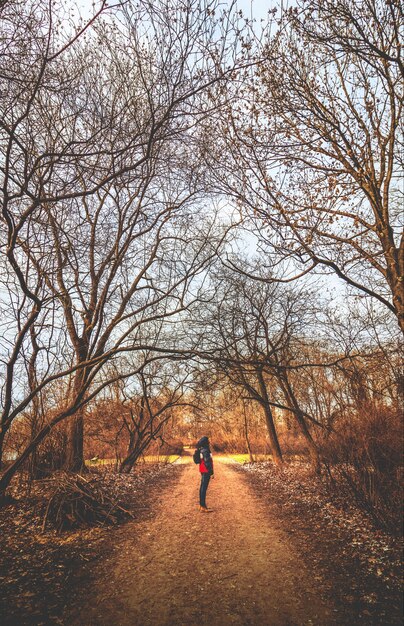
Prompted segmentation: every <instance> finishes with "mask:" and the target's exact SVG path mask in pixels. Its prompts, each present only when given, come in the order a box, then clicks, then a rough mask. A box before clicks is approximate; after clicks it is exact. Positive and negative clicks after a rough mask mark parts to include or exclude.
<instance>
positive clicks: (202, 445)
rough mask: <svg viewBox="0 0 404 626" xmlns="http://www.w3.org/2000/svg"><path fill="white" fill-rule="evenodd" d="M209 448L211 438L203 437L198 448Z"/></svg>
mask: <svg viewBox="0 0 404 626" xmlns="http://www.w3.org/2000/svg"><path fill="white" fill-rule="evenodd" d="M208 447H209V438H208V437H201V438H200V439H199V441H198V448H208Z"/></svg>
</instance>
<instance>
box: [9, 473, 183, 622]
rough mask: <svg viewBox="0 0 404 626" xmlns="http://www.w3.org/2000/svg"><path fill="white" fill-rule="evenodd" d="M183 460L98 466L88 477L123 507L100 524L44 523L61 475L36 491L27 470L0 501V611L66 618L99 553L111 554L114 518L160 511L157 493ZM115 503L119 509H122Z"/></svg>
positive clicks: (19, 618)
mask: <svg viewBox="0 0 404 626" xmlns="http://www.w3.org/2000/svg"><path fill="white" fill-rule="evenodd" d="M181 469H182V468H181V466H173V465H167V464H166V465H164V464H160V465H157V464H156V465H140V466H139V467H137V468H136V470H135V471H134V472H133V473H131V474H129V475H125V474H117V473H115V472H113V471H111V470H110V469H108V468H100V469H98V468H97V469H92V470H91V472H90V473H89V474H86V475H85V477H84V479H85V481H89V483H90V484H93V485H94V486H95V487H96V488H97V489H102V491H103V493H104V494H105V497H106V498H107V501H108V502H110V503H111V506H112V503H113V504H115V505H118V507H120V508H119V509H118V511H119V512H120V515H119V516H117V515H114V516H112V517H111V519H106V520H105V522H104V523H103V522H102V521H100V522H99V524H98V525H97V526H95V527H87V528H86V527H85V526H84V527H81V528H79V529H76V530H73V531H68V532H61V533H58V532H57V531H56V529H55V528H52V525H51V523H49V521H48V522H47V523H46V524H44V521H45V516H46V512H47V507H48V502H49V499H50V498H51V496H52V495H53V494H54V493H55V490H56V489H57V488H58V485H60V478H61V477H58V476H57V475H56V476H55V477H53V478H52V479H49V480H40V481H34V482H33V483H32V486H31V490H30V493H29V495H27V485H25V484H24V480H23V477H21V478H20V481H17V482H16V484H15V486H14V489H13V493H12V495H13V498H14V501H13V502H12V503H11V504H8V505H7V506H4V507H3V508H2V509H0V616H1V624H2V626H11V625H13V626H14V625H17V624H18V626H24V625H28V624H29V625H33V624H35V626H41V625H45V624H63V623H64V622H63V621H62V620H61V619H60V616H61V615H63V614H65V613H66V609H68V608H69V605H72V604H73V603H76V602H80V598H79V597H78V592H79V593H82V594H83V595H85V594H86V593H88V591H89V590H90V589H91V576H92V575H94V576H96V575H97V567H98V563H99V562H100V560H102V561H103V562H105V561H106V559H107V558H108V553H109V551H111V550H112V545H113V543H114V541H113V538H112V536H111V535H113V534H114V532H116V528H117V527H116V526H115V525H114V524H113V522H114V521H115V522H116V521H117V519H119V521H122V520H123V519H124V518H125V517H127V518H128V519H133V518H134V519H139V520H140V519H147V518H148V517H152V516H153V515H154V509H155V506H154V504H155V503H154V500H155V498H156V497H157V496H158V494H159V493H160V491H161V490H162V489H163V488H164V486H165V483H167V482H168V481H172V480H173V477H174V476H173V475H177V474H178V473H179V472H180V471H181ZM115 510H116V509H115Z"/></svg>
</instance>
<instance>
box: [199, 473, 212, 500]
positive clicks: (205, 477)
mask: <svg viewBox="0 0 404 626" xmlns="http://www.w3.org/2000/svg"><path fill="white" fill-rule="evenodd" d="M209 481H210V474H209V473H208V472H206V473H201V488H200V489H199V504H200V505H201V506H203V507H205V508H206V492H207V490H208V485H209Z"/></svg>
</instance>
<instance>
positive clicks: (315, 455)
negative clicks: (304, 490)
mask: <svg viewBox="0 0 404 626" xmlns="http://www.w3.org/2000/svg"><path fill="white" fill-rule="evenodd" d="M280 382H281V387H282V389H283V392H284V394H285V396H286V400H287V402H288V404H289V405H290V406H291V407H293V408H294V409H295V410H294V411H293V414H294V417H295V419H296V421H297V423H298V426H299V428H300V432H301V433H302V435H303V437H304V439H305V441H306V445H307V449H308V451H309V455H310V460H311V464H312V467H313V469H314V471H315V472H316V474H320V472H321V462H320V454H319V451H318V448H317V445H316V443H315V441H314V439H313V437H312V435H311V432H310V430H309V428H308V426H307V423H306V420H305V418H304V414H303V411H302V410H301V408H300V405H299V403H298V401H297V398H296V396H295V394H294V393H293V390H292V387H291V385H290V383H289V381H288V380H281V381H280Z"/></svg>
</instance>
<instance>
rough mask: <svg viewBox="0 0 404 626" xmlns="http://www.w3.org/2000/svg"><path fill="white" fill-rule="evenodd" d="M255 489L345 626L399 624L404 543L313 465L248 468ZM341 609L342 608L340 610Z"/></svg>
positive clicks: (257, 465)
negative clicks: (334, 487)
mask: <svg viewBox="0 0 404 626" xmlns="http://www.w3.org/2000/svg"><path fill="white" fill-rule="evenodd" d="M240 471H244V472H245V473H246V474H247V475H248V477H249V478H250V480H251V481H252V482H253V484H254V488H255V490H256V491H258V492H259V493H260V494H261V495H262V496H263V497H264V498H265V499H266V500H267V501H268V503H269V505H270V507H271V509H272V512H273V513H274V515H275V518H276V519H277V520H278V522H279V524H280V525H281V526H282V528H283V530H284V531H285V532H287V533H288V534H289V535H290V538H291V542H292V543H293V544H294V546H295V547H296V549H297V550H298V551H299V552H300V553H302V554H303V556H304V557H305V560H306V563H308V565H309V567H310V569H311V570H312V571H313V584H316V585H319V586H322V588H323V591H324V593H325V594H326V595H328V596H329V597H330V598H331V599H332V600H333V601H334V602H335V603H336V605H338V606H339V607H340V608H341V607H342V608H343V610H344V611H345V615H346V619H347V621H346V623H347V624H348V623H352V619H353V617H354V618H355V622H354V623H357V624H366V626H370V625H371V624H383V625H384V626H386V625H387V624H401V623H402V622H401V620H402V608H401V554H402V542H401V540H400V539H398V538H396V537H393V536H391V535H389V534H387V533H385V532H383V531H382V530H380V529H378V528H376V527H375V526H374V524H373V522H372V520H371V519H370V518H369V517H368V516H367V515H366V514H365V513H364V512H363V511H361V510H360V509H359V508H358V507H357V506H356V505H355V502H353V501H352V499H350V498H349V497H348V496H347V494H345V493H342V492H341V493H339V494H338V492H337V493H336V492H335V491H334V492H333V493H331V492H330V490H329V487H328V485H327V482H326V481H325V480H324V478H321V477H318V476H316V475H314V474H313V472H312V470H311V468H310V466H309V465H307V464H305V463H301V462H291V463H290V464H288V465H285V467H284V468H282V469H278V468H276V467H275V466H274V465H273V464H272V463H268V462H262V463H253V464H250V463H248V464H245V465H244V466H242V469H241V470H240ZM340 608H339V610H340Z"/></svg>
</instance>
